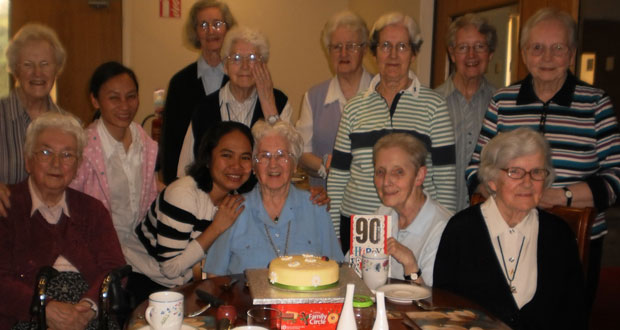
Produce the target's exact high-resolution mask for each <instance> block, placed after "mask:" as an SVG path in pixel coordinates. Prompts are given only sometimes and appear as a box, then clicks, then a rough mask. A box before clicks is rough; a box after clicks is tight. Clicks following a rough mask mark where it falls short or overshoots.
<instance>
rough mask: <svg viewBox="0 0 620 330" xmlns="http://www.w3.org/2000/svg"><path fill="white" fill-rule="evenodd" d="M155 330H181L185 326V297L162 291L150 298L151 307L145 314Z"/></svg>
mask: <svg viewBox="0 0 620 330" xmlns="http://www.w3.org/2000/svg"><path fill="white" fill-rule="evenodd" d="M144 316H145V318H146V321H147V322H148V323H149V325H150V326H151V329H153V330H179V329H181V325H183V295H182V294H180V293H178V292H173V291H160V292H155V293H152V294H151V295H150V296H149V307H147V308H146V312H144Z"/></svg>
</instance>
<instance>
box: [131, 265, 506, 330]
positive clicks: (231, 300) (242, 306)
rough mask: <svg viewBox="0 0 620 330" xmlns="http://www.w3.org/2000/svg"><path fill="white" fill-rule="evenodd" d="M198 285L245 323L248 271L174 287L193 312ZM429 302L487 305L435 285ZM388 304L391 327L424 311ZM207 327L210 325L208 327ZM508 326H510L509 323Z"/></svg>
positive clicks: (139, 310) (135, 316)
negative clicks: (235, 313) (231, 283)
mask: <svg viewBox="0 0 620 330" xmlns="http://www.w3.org/2000/svg"><path fill="white" fill-rule="evenodd" d="M233 279H238V282H237V283H235V284H234V285H233V286H232V287H230V288H227V287H226V286H225V285H226V284H228V283H230V281H231V280H233ZM388 283H406V282H405V281H402V280H397V279H389V280H388ZM196 289H202V290H204V291H207V292H209V293H211V294H212V295H214V296H216V297H218V298H220V299H221V300H223V301H224V302H225V304H227V305H233V306H235V307H236V309H237V322H236V324H235V325H244V324H245V323H246V321H245V315H246V313H247V310H248V309H249V308H250V307H252V297H251V296H250V289H249V288H248V287H247V286H246V279H245V275H243V274H238V275H231V276H221V277H215V278H211V279H206V280H202V281H198V282H191V283H188V284H186V285H183V286H181V287H178V288H175V289H173V290H174V291H178V292H181V293H183V295H184V296H185V307H184V308H185V313H186V314H187V313H191V312H193V311H196V310H199V309H200V308H201V307H204V306H205V305H206V303H204V302H203V301H201V300H200V299H198V297H197V296H196V294H195V291H196ZM425 302H427V303H429V304H430V305H431V306H435V307H454V308H464V309H474V310H479V311H482V310H483V309H482V308H481V307H480V306H478V305H476V304H475V303H473V302H471V301H469V300H467V299H465V298H462V297H460V296H457V295H455V294H452V293H450V292H447V291H444V290H440V289H433V290H432V297H431V298H429V299H426V300H425ZM147 305H148V301H144V302H142V303H141V304H140V305H139V306H138V307H136V309H135V310H134V312H133V313H132V315H131V319H130V321H129V323H128V326H127V329H128V330H135V329H138V328H140V327H142V326H144V325H145V324H146V322H145V320H144V311H145V310H146V307H147ZM386 308H387V310H388V312H389V313H390V314H391V315H392V316H394V315H396V316H398V315H401V316H400V318H393V319H390V320H389V325H390V329H407V327H406V326H405V325H404V324H403V317H404V315H402V314H403V313H404V312H410V311H423V310H422V309H420V308H419V307H418V306H416V305H415V304H413V303H412V304H394V303H391V302H389V301H387V300H386ZM216 311H217V309H216V308H210V309H209V310H207V311H206V312H204V313H203V314H201V316H205V315H211V316H213V317H215V315H216ZM498 323H499V325H500V327H499V328H502V327H503V326H504V325H503V324H502V323H501V322H499V321H498ZM205 329H207V328H206V327H205ZM505 329H509V328H508V327H507V326H505Z"/></svg>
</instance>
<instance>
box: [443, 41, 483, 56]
mask: <svg viewBox="0 0 620 330" xmlns="http://www.w3.org/2000/svg"><path fill="white" fill-rule="evenodd" d="M452 49H454V52H455V53H457V54H467V53H469V50H470V49H473V50H474V52H476V53H486V52H488V51H489V45H487V44H485V43H482V42H477V43H475V44H473V45H470V44H458V45H456V46H455V47H453V48H452Z"/></svg>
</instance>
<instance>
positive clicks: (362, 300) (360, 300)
mask: <svg viewBox="0 0 620 330" xmlns="http://www.w3.org/2000/svg"><path fill="white" fill-rule="evenodd" d="M372 304H373V302H372V299H370V297H369V296H364V295H360V294H356V295H354V296H353V307H356V308H357V307H370V306H372Z"/></svg>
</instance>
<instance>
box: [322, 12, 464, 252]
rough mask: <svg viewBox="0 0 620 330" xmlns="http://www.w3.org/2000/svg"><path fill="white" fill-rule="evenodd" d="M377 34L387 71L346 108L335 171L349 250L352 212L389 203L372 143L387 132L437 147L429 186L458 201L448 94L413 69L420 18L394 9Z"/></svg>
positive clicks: (333, 186)
mask: <svg viewBox="0 0 620 330" xmlns="http://www.w3.org/2000/svg"><path fill="white" fill-rule="evenodd" d="M370 36H371V40H370V50H371V52H372V53H373V55H375V57H376V59H377V66H378V67H379V74H378V75H376V76H375V77H374V78H373V79H372V81H371V82H370V87H369V88H368V89H366V90H364V91H362V92H361V93H359V94H357V95H356V96H355V97H353V98H352V99H351V100H350V101H349V102H348V103H347V105H346V106H345V108H344V111H343V113H342V118H341V120H340V125H339V127H338V133H337V136H336V143H335V146H334V151H333V158H332V162H331V167H330V172H329V176H328V179H327V194H328V196H329V197H330V198H331V200H332V203H331V210H330V212H331V215H332V220H333V221H334V223H339V224H340V226H339V228H338V227H337V230H339V231H340V239H341V243H342V250H343V251H347V250H349V246H348V243H349V241H350V240H349V235H350V228H349V227H350V226H349V223H350V216H351V215H354V214H372V212H374V211H375V210H376V209H377V208H378V207H379V205H381V201H380V200H379V196H378V195H377V192H376V190H375V186H374V184H373V166H372V147H373V145H374V144H375V142H376V141H377V140H378V139H379V138H381V137H382V136H383V135H386V134H388V133H390V132H403V133H409V134H412V135H414V136H415V137H417V138H419V139H420V140H422V141H423V142H424V145H425V146H426V148H427V149H428V151H429V153H428V155H427V157H426V166H427V168H428V174H427V176H426V178H425V181H424V189H425V190H426V191H427V192H428V193H429V196H430V198H432V199H434V200H436V201H438V202H439V203H441V204H442V205H443V206H444V207H446V208H447V209H449V210H454V208H455V202H456V200H455V196H456V194H455V189H454V187H455V185H456V178H455V175H456V174H455V164H454V132H453V130H452V124H451V122H450V116H449V114H448V109H447V107H446V102H445V100H444V99H443V98H442V97H441V96H439V94H437V93H435V92H433V91H432V90H430V89H429V88H427V87H424V86H422V85H421V84H420V81H419V80H418V78H417V77H416V75H415V74H414V73H413V72H412V71H410V67H411V64H412V62H413V60H414V59H415V56H416V54H417V52H418V51H419V49H420V45H421V44H422V37H421V35H420V30H419V28H418V26H417V24H416V23H415V21H414V20H413V19H412V18H411V17H409V16H405V15H403V14H401V13H398V12H394V13H389V14H386V15H383V16H381V17H380V18H379V19H378V20H377V22H376V23H375V25H374V27H373V29H372V31H371V33H370Z"/></svg>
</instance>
